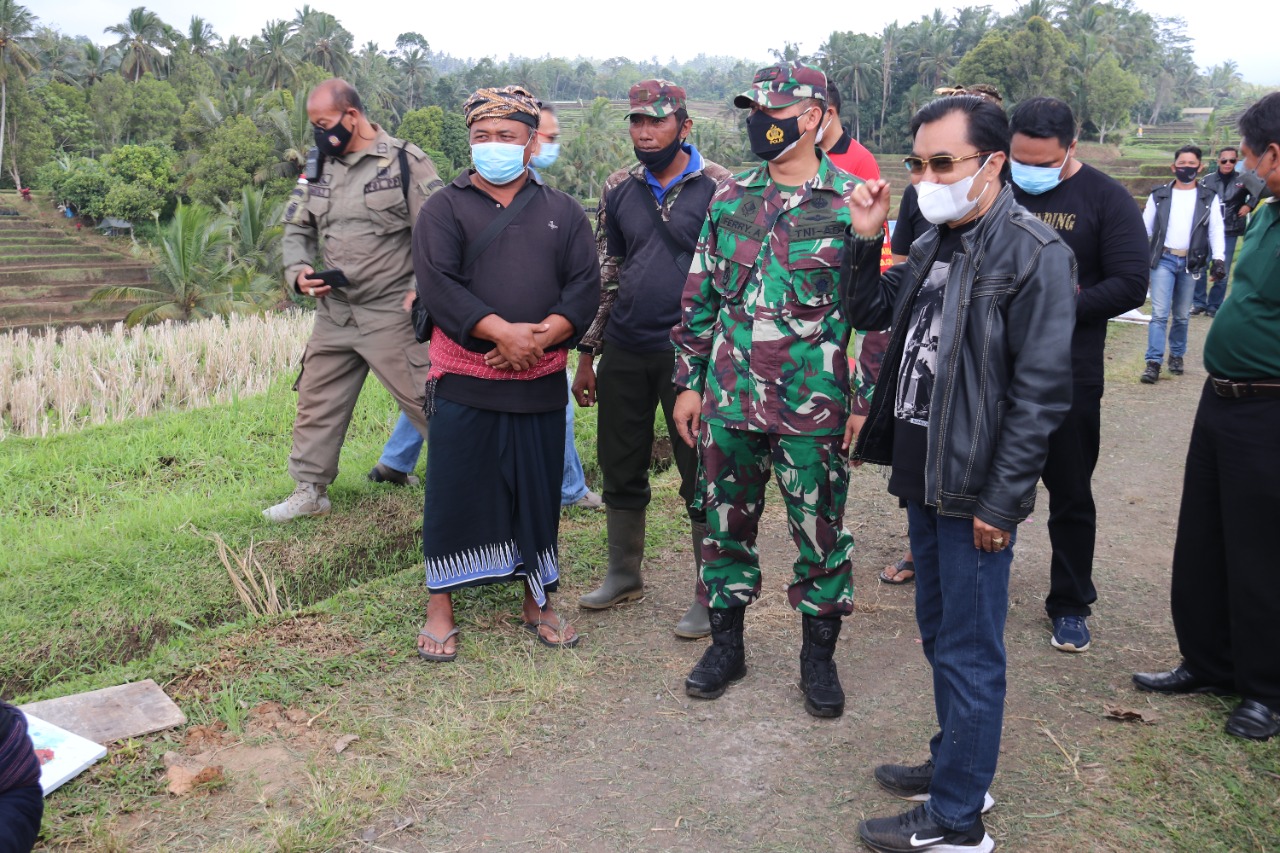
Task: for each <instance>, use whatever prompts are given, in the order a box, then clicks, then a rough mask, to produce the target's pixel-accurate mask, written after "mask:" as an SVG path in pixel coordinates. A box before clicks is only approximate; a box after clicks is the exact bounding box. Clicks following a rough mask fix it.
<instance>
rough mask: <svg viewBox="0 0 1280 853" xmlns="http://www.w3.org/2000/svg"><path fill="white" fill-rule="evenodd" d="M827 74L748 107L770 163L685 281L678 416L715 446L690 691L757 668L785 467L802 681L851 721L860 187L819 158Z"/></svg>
mask: <svg viewBox="0 0 1280 853" xmlns="http://www.w3.org/2000/svg"><path fill="white" fill-rule="evenodd" d="M826 98H827V79H826V75H824V74H823V73H822V71H820V70H819V69H817V68H813V67H811V66H808V65H805V64H803V63H800V62H786V63H781V64H778V65H772V66H769V67H768V68H762V69H760V70H759V71H758V72H756V76H755V80H754V82H753V83H752V85H751V88H750V89H749V90H748V91H747V92H746V93H744V94H742V95H739V96H738V97H737V99H735V101H734V103H735V105H736V106H738V107H739V108H741V109H750V110H751V115H750V117H749V118H748V119H747V133H748V135H749V137H750V140H751V148H752V150H753V151H754V152H755V153H756V154H757V155H758V156H759V157H760V158H761V159H762V160H764V161H765V162H764V163H763V164H761V165H760V166H759V167H757V168H755V169H752V170H751V171H749V172H744V173H743V174H741V175H738V176H737V177H736V178H734V179H733V180H730V181H726V182H725V183H723V184H722V185H721V186H720V188H719V189H718V190H717V191H716V194H715V196H713V198H712V200H711V206H710V209H709V210H708V214H707V220H706V222H705V224H704V225H703V228H702V233H701V235H700V236H699V237H698V244H697V249H696V251H695V252H694V258H693V264H692V267H691V268H690V270H689V276H688V279H687V280H686V282H685V289H684V297H683V300H682V302H681V320H680V323H679V324H678V325H677V326H676V327H675V328H674V329H673V330H672V332H671V339H672V341H673V342H674V344H675V348H676V372H675V384H676V386H677V388H679V389H680V393H679V396H678V397H677V398H676V405H675V413H674V420H675V426H676V430H677V432H678V433H679V435H680V438H681V439H682V440H683V441H685V442H686V443H687V444H689V445H690V446H693V444H694V442H695V441H697V442H699V443H700V449H701V462H702V465H701V468H702V477H701V478H700V480H701V481H702V482H701V486H700V493H699V494H698V495H697V497H696V502H695V506H700V507H701V508H702V509H703V510H704V511H705V512H706V515H707V535H706V536H705V537H704V538H703V540H702V571H701V577H700V582H699V587H698V595H699V598H700V599H701V600H702V602H703V603H704V604H707V605H708V606H709V607H710V608H711V615H710V622H711V639H712V644H711V647H710V648H709V649H707V651H706V653H705V654H704V655H703V656H702V659H701V660H700V661H699V662H698V664H697V666H695V667H694V669H693V672H692V673H690V675H689V677H688V679H687V680H686V682H685V690H686V692H687V693H688V694H689V695H691V696H696V697H699V698H704V699H715V698H717V697H718V696H720V695H721V694H722V693H723V692H724V690H725V687H726V686H727V685H728V684H729V682H731V681H735V680H737V679H739V678H742V677H743V675H744V674H745V673H746V658H745V654H744V651H743V641H742V627H743V613H744V611H745V609H746V607H747V605H748V604H750V603H751V602H753V601H755V599H756V598H757V597H759V595H760V563H759V555H758V553H757V551H756V548H755V540H756V530H757V527H758V524H759V520H760V513H761V510H762V509H763V508H764V494H765V488H766V486H767V485H768V481H769V474H770V471H771V469H777V478H778V486H779V489H780V490H781V492H782V498H783V501H784V503H785V504H786V507H787V520H788V524H789V527H790V530H791V535H792V538H793V539H794V540H795V543H796V547H797V548H798V550H799V555H798V557H797V559H796V561H795V565H794V574H793V577H792V579H791V583H790V585H789V586H788V588H787V597H788V600H789V601H790V603H791V606H792V607H793V608H795V609H796V610H798V611H800V614H801V619H802V631H803V637H804V639H803V643H802V645H801V648H800V685H801V689H802V690H803V691H804V694H805V709H806V710H807V711H808V712H809V713H810V714H813V715H814V716H819V717H835V716H839V715H840V714H841V713H843V711H844V691H843V690H842V689H841V687H840V680H839V678H838V676H837V673H836V666H835V661H834V660H833V655H834V653H835V646H836V639H837V637H838V636H839V634H840V620H841V618H842V617H843V616H844V615H845V614H847V613H849V612H851V611H852V610H853V578H852V566H851V561H852V559H853V537H852V536H851V535H850V534H849V531H848V530H846V529H845V526H844V505H845V494H846V492H847V490H848V484H849V468H848V462H847V450H848V445H849V441H850V438H851V436H852V433H853V431H854V428H855V426H856V419H855V418H854V417H853V416H852V415H851V410H850V405H851V396H852V392H851V389H850V369H849V359H848V356H847V355H846V351H847V349H848V346H849V336H850V334H851V332H852V328H851V326H850V324H849V321H848V319H847V318H846V316H845V313H844V308H843V306H842V304H841V299H840V293H839V291H838V288H837V282H838V281H839V273H840V269H839V268H840V261H841V257H842V255H843V253H844V251H845V250H844V240H843V234H844V232H845V230H846V229H847V227H848V224H849V222H850V219H849V210H848V204H847V202H846V200H845V196H846V195H847V194H848V193H850V192H851V191H852V189H853V187H854V186H856V185H857V184H858V183H860V182H859V181H858V179H857V178H855V177H853V176H852V175H850V174H848V173H847V172H843V171H841V170H840V169H837V168H836V167H835V166H834V165H832V163H831V161H830V160H829V159H828V158H827V156H826V155H825V154H824V153H823V152H822V150H821V148H819V147H818V146H819V144H820V143H821V133H822V130H821V128H822V122H823V116H824V113H825V112H826Z"/></svg>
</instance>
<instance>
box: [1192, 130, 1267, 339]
mask: <svg viewBox="0 0 1280 853" xmlns="http://www.w3.org/2000/svg"><path fill="white" fill-rule="evenodd" d="M1239 162H1240V149H1238V148H1236V147H1234V146H1230V145H1229V146H1227V147H1226V148H1223V149H1221V150H1219V151H1218V168H1217V169H1216V170H1214V171H1213V172H1210V173H1209V174H1208V175H1207V176H1206V177H1205V179H1204V180H1203V181H1202V182H1201V183H1203V184H1204V185H1205V186H1206V187H1208V188H1209V189H1211V190H1213V191H1214V192H1215V193H1217V195H1218V198H1219V199H1221V200H1222V242H1223V256H1222V257H1223V261H1224V266H1225V267H1226V269H1227V275H1226V276H1224V277H1223V278H1220V279H1218V281H1217V282H1215V283H1214V285H1213V287H1212V288H1210V289H1209V290H1208V291H1207V292H1206V290H1205V283H1204V279H1203V278H1198V279H1196V291H1195V295H1194V296H1193V297H1192V298H1191V303H1192V304H1191V313H1192V315H1196V314H1207V315H1209V316H1210V317H1212V316H1214V315H1215V314H1217V313H1218V309H1219V308H1221V307H1222V300H1224V299H1226V298H1227V284H1228V281H1229V279H1230V277H1231V261H1232V260H1233V259H1234V258H1235V256H1236V241H1237V240H1239V239H1240V235H1242V234H1244V227H1245V225H1246V224H1247V223H1248V221H1249V213H1250V211H1252V210H1253V209H1254V208H1255V207H1257V206H1258V199H1257V198H1255V197H1254V195H1253V194H1252V193H1251V192H1250V191H1249V185H1248V182H1247V181H1246V180H1245V175H1244V173H1243V172H1240V171H1238V170H1237V169H1236V165H1237V164H1238V163H1239Z"/></svg>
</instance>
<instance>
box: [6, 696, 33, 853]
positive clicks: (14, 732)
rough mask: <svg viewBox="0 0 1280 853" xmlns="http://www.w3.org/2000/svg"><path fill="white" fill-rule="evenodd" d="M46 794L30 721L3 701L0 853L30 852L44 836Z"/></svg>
mask: <svg viewBox="0 0 1280 853" xmlns="http://www.w3.org/2000/svg"><path fill="white" fill-rule="evenodd" d="M43 815H44V792H43V790H41V788H40V760H39V759H38V758H36V753H35V749H34V748H33V747H32V745H31V738H30V737H29V736H28V735H27V718H26V717H25V716H24V715H23V713H22V712H21V711H19V710H18V709H17V708H15V707H14V706H12V705H10V704H8V703H7V702H0V853H28V851H30V850H31V848H32V847H34V846H35V843H36V836H38V835H39V834H40V819H41V817H42V816H43Z"/></svg>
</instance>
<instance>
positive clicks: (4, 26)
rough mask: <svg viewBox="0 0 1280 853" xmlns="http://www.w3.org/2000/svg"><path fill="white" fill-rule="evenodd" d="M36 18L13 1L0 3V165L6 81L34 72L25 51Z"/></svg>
mask: <svg viewBox="0 0 1280 853" xmlns="http://www.w3.org/2000/svg"><path fill="white" fill-rule="evenodd" d="M36 20H37V19H36V16H35V15H33V14H31V12H29V11H28V10H27V8H26V7H25V6H19V5H18V4H17V3H15V2H13V0H0V163H3V162H4V140H5V123H6V122H7V121H8V118H9V79H10V78H13V79H14V80H16V81H19V82H20V81H22V80H25V79H26V76H27V74H29V73H31V72H32V71H35V70H36V58H35V57H34V56H32V55H31V53H30V51H29V50H28V49H27V45H28V44H29V43H30V34H31V31H32V29H34V28H35V23H36Z"/></svg>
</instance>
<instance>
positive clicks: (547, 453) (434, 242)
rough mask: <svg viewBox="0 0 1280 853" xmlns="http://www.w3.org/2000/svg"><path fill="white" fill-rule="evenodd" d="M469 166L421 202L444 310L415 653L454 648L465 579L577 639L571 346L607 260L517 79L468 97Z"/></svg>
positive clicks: (438, 304) (550, 639) (435, 306)
mask: <svg viewBox="0 0 1280 853" xmlns="http://www.w3.org/2000/svg"><path fill="white" fill-rule="evenodd" d="M464 110H465V112H466V121H467V129H468V135H469V138H470V142H471V159H472V163H473V167H472V168H471V169H468V170H467V171H465V172H463V173H462V174H461V175H459V176H458V177H457V178H455V179H454V180H453V181H452V182H451V183H450V184H449V185H448V186H446V187H445V188H444V189H443V190H441V191H440V192H439V193H436V194H435V195H433V196H432V197H431V198H430V199H429V200H428V201H427V203H426V204H425V205H424V206H423V208H422V212H421V214H420V215H419V217H418V223H417V225H416V227H415V228H414V251H413V260H414V269H415V270H416V272H417V280H418V298H419V299H421V300H422V302H423V304H424V305H425V306H426V308H427V311H428V312H429V313H430V314H431V317H432V319H433V320H434V321H435V330H434V331H433V332H432V334H431V372H430V374H429V375H428V378H427V410H428V412H429V413H430V416H429V424H430V428H429V430H428V433H427V445H428V452H427V482H426V499H425V501H424V506H423V526H422V551H423V556H424V558H425V560H426V582H427V589H428V590H429V591H430V598H429V599H428V601H427V620H426V624H425V625H423V626H422V629H421V630H420V631H419V632H418V633H419V636H418V654H419V655H420V656H421V657H422V658H423V659H425V660H429V661H437V662H446V661H451V660H454V659H455V658H456V657H457V655H458V630H459V629H458V627H457V624H456V622H455V621H454V615H453V595H454V593H455V592H456V591H457V590H460V589H463V588H466V587H471V586H478V585H482V584H491V583H508V582H512V581H514V582H518V583H520V584H521V585H522V586H523V587H524V604H523V608H522V616H523V622H524V628H525V629H526V630H527V631H529V633H531V634H532V635H533V636H534V637H535V638H536V639H537V640H538V642H540V643H542V644H543V645H545V646H549V647H552V648H556V649H560V648H568V647H571V646H574V645H576V644H577V643H578V641H579V639H580V637H579V636H578V634H577V632H576V631H575V630H574V629H573V627H572V626H571V625H569V624H568V623H567V622H565V621H564V620H563V619H561V618H560V616H559V615H558V614H557V613H556V612H555V610H554V609H553V608H552V606H551V598H550V596H551V593H552V592H554V591H555V590H556V589H557V588H558V586H559V583H560V553H559V542H558V535H559V523H560V480H561V475H562V473H563V470H564V412H565V406H566V405H568V402H569V388H568V382H567V380H566V377H565V370H566V367H567V364H568V360H567V350H568V348H569V347H571V346H572V345H574V344H576V343H577V341H578V338H579V337H580V336H581V334H582V332H583V331H585V330H586V328H587V326H588V325H589V324H590V322H591V318H592V317H594V316H595V313H596V308H597V307H598V305H599V293H600V265H599V262H598V261H597V260H596V245H595V240H594V239H593V237H592V235H591V224H590V223H589V222H588V220H587V215H586V213H585V212H584V211H583V209H582V205H581V204H579V203H578V201H577V200H576V199H574V198H572V197H570V196H568V195H566V194H564V193H562V192H560V191H558V190H554V189H551V188H549V187H547V186H546V185H545V184H543V183H542V179H541V178H540V177H539V176H537V175H536V174H535V173H534V172H533V171H532V170H531V169H529V160H530V159H531V158H532V157H533V154H534V152H535V151H536V150H537V130H538V126H539V123H540V118H541V110H540V109H539V107H538V102H537V101H536V100H535V99H534V98H533V96H532V95H530V94H529V93H528V92H527V91H525V90H524V89H522V88H520V87H519V86H504V87H502V88H500V89H480V90H479V91H477V92H476V93H475V94H473V95H472V96H471V97H470V98H468V99H467V102H466V105H465V107H464Z"/></svg>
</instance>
